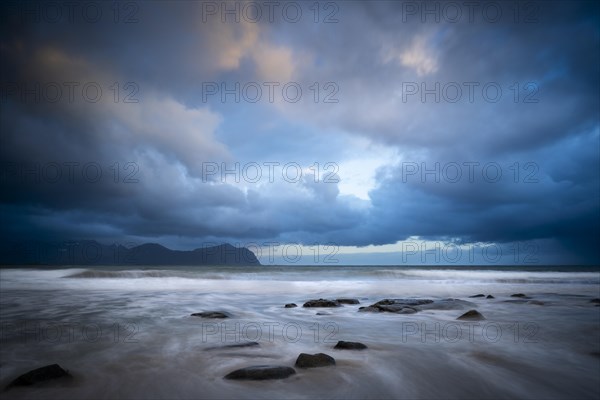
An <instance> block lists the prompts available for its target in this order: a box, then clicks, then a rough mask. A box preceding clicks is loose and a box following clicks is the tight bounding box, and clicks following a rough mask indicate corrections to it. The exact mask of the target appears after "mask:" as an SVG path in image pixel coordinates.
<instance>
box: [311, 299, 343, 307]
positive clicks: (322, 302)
mask: <svg viewBox="0 0 600 400" xmlns="http://www.w3.org/2000/svg"><path fill="white" fill-rule="evenodd" d="M340 306H341V305H340V303H338V302H337V301H335V300H326V299H318V300H309V301H307V302H306V303H304V305H303V307H340Z"/></svg>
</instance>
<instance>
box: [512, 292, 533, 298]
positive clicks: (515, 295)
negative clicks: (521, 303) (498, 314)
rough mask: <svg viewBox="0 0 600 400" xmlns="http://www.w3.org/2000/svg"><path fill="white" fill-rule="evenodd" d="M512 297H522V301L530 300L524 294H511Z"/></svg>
mask: <svg viewBox="0 0 600 400" xmlns="http://www.w3.org/2000/svg"><path fill="white" fill-rule="evenodd" d="M510 297H520V298H522V299H529V296H527V295H524V294H523V293H515V294H511V295H510Z"/></svg>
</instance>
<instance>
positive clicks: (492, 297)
mask: <svg viewBox="0 0 600 400" xmlns="http://www.w3.org/2000/svg"><path fill="white" fill-rule="evenodd" d="M486 299H495V297H494V296H492V295H491V294H488V295H487V297H486Z"/></svg>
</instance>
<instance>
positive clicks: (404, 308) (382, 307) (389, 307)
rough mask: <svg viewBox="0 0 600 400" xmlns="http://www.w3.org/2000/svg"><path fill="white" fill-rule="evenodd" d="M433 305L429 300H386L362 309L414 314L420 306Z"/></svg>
mask: <svg viewBox="0 0 600 400" xmlns="http://www.w3.org/2000/svg"><path fill="white" fill-rule="evenodd" d="M431 303H433V300H428V299H384V300H380V301H378V302H377V303H375V304H371V305H370V306H368V307H360V308H359V309H358V311H361V312H391V313H396V314H414V313H416V312H417V311H419V310H420V309H419V306H423V305H426V304H431Z"/></svg>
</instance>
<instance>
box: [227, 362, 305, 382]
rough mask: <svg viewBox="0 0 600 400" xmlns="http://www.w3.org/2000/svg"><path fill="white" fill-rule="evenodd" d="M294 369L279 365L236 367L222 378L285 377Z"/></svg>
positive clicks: (294, 371) (255, 379) (255, 378)
mask: <svg viewBox="0 0 600 400" xmlns="http://www.w3.org/2000/svg"><path fill="white" fill-rule="evenodd" d="M295 373H296V370H294V368H291V367H284V366H280V365H255V366H252V367H246V368H241V369H236V370H235V371H233V372H230V373H228V374H227V375H225V376H224V379H238V380H252V381H262V380H266V379H285V378H287V377H288V376H290V375H294V374H295Z"/></svg>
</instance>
